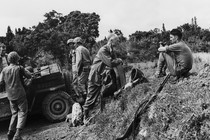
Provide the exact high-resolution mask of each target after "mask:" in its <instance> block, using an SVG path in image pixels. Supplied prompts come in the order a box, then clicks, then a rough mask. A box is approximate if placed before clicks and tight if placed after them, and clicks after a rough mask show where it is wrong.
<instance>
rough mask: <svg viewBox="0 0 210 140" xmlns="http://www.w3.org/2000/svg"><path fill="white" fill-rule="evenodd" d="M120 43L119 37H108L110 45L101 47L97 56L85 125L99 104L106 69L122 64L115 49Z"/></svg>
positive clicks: (92, 73) (88, 97)
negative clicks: (116, 55) (116, 56)
mask: <svg viewBox="0 0 210 140" xmlns="http://www.w3.org/2000/svg"><path fill="white" fill-rule="evenodd" d="M118 42H119V37H118V36H117V35H116V34H114V33H111V34H110V35H109V36H108V43H107V44H106V45H104V46H103V47H101V48H100V49H99V51H98V53H97V54H96V56H95V58H94V60H93V65H92V66H91V70H90V74H89V77H88V94H87V98H86V101H85V104H84V105H83V114H84V124H86V123H87V121H88V118H89V111H90V109H92V108H93V107H94V106H95V104H96V103H97V101H98V99H99V96H100V93H101V89H102V85H103V83H102V80H103V79H102V74H103V73H104V71H105V67H109V68H113V67H116V66H118V65H119V64H120V63H122V60H121V59H120V58H116V59H115V56H114V52H113V47H115V46H116V45H117V44H118Z"/></svg>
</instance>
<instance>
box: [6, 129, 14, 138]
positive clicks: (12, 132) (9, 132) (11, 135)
mask: <svg viewBox="0 0 210 140" xmlns="http://www.w3.org/2000/svg"><path fill="white" fill-rule="evenodd" d="M14 135H15V131H13V130H9V131H8V133H7V138H8V140H12V139H13V137H14Z"/></svg>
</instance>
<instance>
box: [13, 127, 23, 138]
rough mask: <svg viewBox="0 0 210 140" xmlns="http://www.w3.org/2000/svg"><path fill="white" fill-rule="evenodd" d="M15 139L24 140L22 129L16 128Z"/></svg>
mask: <svg viewBox="0 0 210 140" xmlns="http://www.w3.org/2000/svg"><path fill="white" fill-rule="evenodd" d="M13 140H22V137H21V129H17V130H16V133H15V135H14V137H13Z"/></svg>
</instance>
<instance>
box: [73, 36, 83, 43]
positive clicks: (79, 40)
mask: <svg viewBox="0 0 210 140" xmlns="http://www.w3.org/2000/svg"><path fill="white" fill-rule="evenodd" d="M79 42H80V43H82V38H81V37H76V38H75V39H74V43H79Z"/></svg>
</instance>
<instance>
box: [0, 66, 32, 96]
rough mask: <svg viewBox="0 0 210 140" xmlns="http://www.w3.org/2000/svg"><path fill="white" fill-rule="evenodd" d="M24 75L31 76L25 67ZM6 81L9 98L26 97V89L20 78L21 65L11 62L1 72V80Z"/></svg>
mask: <svg viewBox="0 0 210 140" xmlns="http://www.w3.org/2000/svg"><path fill="white" fill-rule="evenodd" d="M23 74H24V76H26V77H27V78H30V77H31V74H30V72H28V71H27V70H25V69H24V73H23ZM2 81H4V82H5V85H6V93H7V97H8V99H9V100H18V99H20V98H22V97H25V95H26V93H25V89H24V87H23V85H22V83H21V80H20V66H19V65H14V64H10V65H9V66H7V67H5V68H4V69H3V70H2V72H1V74H0V82H2Z"/></svg>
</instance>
